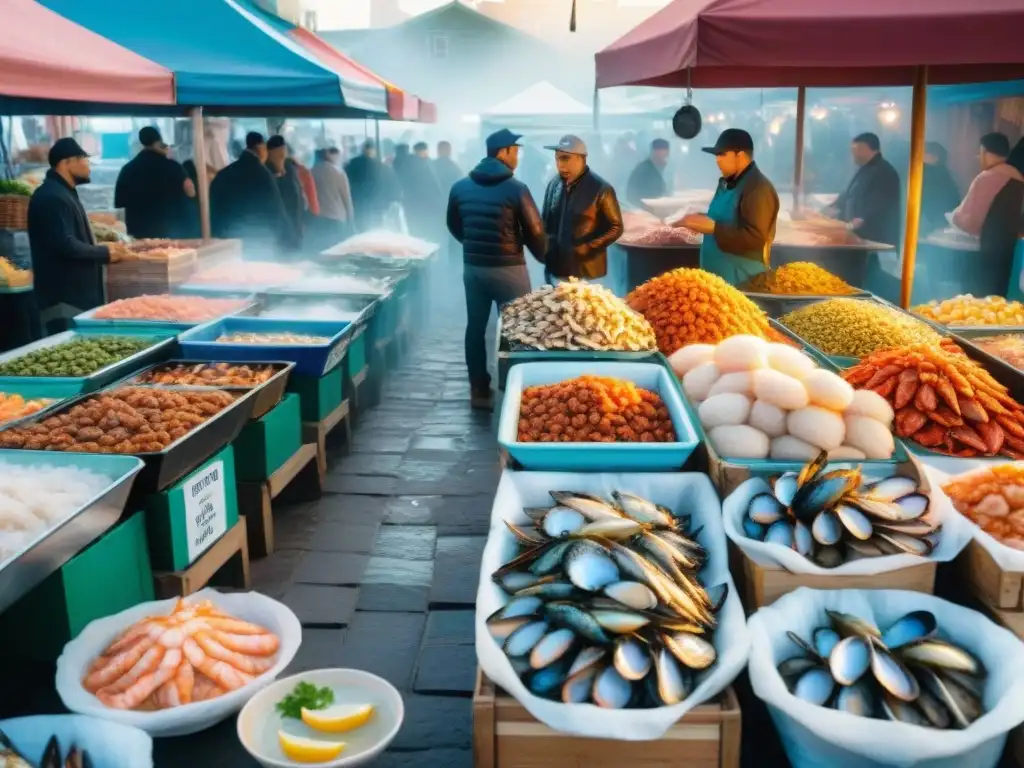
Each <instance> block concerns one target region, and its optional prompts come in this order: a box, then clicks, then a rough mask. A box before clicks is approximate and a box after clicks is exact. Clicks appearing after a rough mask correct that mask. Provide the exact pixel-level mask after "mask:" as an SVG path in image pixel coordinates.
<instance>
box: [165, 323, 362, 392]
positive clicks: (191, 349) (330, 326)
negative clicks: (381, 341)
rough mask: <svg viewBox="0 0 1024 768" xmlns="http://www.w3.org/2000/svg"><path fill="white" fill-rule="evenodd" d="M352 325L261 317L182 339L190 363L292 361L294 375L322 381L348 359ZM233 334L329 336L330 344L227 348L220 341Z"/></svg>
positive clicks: (208, 327)
mask: <svg viewBox="0 0 1024 768" xmlns="http://www.w3.org/2000/svg"><path fill="white" fill-rule="evenodd" d="M353 330H354V326H353V325H352V324H351V323H345V322H340V321H339V322H331V321H328V320H273V319H269V318H267V319H264V318H260V317H239V316H235V317H225V318H221V319H220V320H214V321H213V322H211V323H207V324H206V325H200V326H198V327H197V328H193V329H192V330H190V331H185V332H184V333H183V334H181V336H180V337H179V338H178V341H179V343H180V344H181V354H182V357H184V358H185V359H186V360H205V361H230V362H246V363H253V362H260V361H264V360H288V361H290V362H294V363H295V370H294V373H295V374H296V375H300V376H312V377H315V378H319V377H321V376H324V375H326V374H327V373H329V372H330V371H331V370H333V369H334V368H335V367H337V365H338V364H339V363H341V361H342V360H343V359H344V357H345V352H346V351H347V350H348V345H349V342H350V341H351V339H352V331H353ZM229 333H300V334H306V335H309V336H326V337H328V338H329V339H330V341H329V342H327V343H326V344H319V345H309V346H304V345H300V344H227V343H224V342H218V341H217V340H216V339H217V338H218V337H220V336H222V335H223V334H229Z"/></svg>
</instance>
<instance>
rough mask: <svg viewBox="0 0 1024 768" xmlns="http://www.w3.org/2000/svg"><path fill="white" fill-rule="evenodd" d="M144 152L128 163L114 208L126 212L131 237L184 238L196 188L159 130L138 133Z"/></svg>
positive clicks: (150, 128)
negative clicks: (172, 155)
mask: <svg viewBox="0 0 1024 768" xmlns="http://www.w3.org/2000/svg"><path fill="white" fill-rule="evenodd" d="M139 143H140V144H141V145H142V149H141V150H140V151H139V154H137V155H136V156H135V157H133V158H132V159H131V160H129V161H128V162H127V163H125V165H124V167H123V168H122V169H121V172H120V173H119V174H118V175H117V184H116V185H115V186H114V207H115V208H123V209H124V219H125V228H126V229H127V230H128V234H129V235H131V236H132V237H185V236H186V235H187V234H189V233H188V232H185V231H184V230H185V229H186V228H187V227H188V223H189V219H190V213H191V206H190V205H189V202H188V201H189V198H193V197H195V196H196V188H195V184H194V183H193V181H192V179H190V178H189V177H188V175H187V174H186V173H185V169H184V168H182V167H181V165H180V164H179V163H177V162H175V161H174V160H172V159H171V158H170V157H168V152H169V149H170V147H168V146H167V145H166V144H165V143H164V140H163V138H162V137H161V136H160V131H159V130H157V129H156V128H154V127H153V126H151V125H150V126H146V127H145V128H143V129H142V130H140V131H139Z"/></svg>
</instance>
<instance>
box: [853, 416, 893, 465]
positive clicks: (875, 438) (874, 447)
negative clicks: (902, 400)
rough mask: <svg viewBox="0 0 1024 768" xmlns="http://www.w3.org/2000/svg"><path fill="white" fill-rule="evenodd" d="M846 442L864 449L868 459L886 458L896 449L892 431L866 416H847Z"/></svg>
mask: <svg viewBox="0 0 1024 768" xmlns="http://www.w3.org/2000/svg"><path fill="white" fill-rule="evenodd" d="M844 421H845V422H846V444H847V445H849V446H852V447H854V448H857V449H859V450H861V451H864V455H865V456H867V457H868V458H869V459H888V458H889V457H891V456H892V454H893V451H895V450H896V442H895V441H894V440H893V437H892V432H890V431H889V428H888V427H887V426H886V425H885V424H883V423H882V422H880V421H876V420H875V419H872V418H869V417H867V416H847V417H846V418H845V420H844Z"/></svg>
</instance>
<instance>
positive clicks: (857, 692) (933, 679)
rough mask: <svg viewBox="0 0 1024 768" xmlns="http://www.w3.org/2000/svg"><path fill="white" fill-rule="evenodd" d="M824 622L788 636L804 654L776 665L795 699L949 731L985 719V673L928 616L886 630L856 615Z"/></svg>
mask: <svg viewBox="0 0 1024 768" xmlns="http://www.w3.org/2000/svg"><path fill="white" fill-rule="evenodd" d="M826 613H827V614H828V618H829V625H828V626H823V627H818V628H817V629H815V630H814V632H813V634H812V636H811V641H810V642H807V641H806V640H804V639H803V638H801V637H800V636H798V635H796V634H794V633H793V632H787V633H786V634H787V636H788V637H789V638H790V640H792V641H793V642H794V643H795V644H796V645H797V647H799V648H800V650H801V651H803V655H800V656H794V657H792V658H789V659H786V660H785V661H783V662H782V663H781V664H779V667H778V670H779V674H780V675H781V676H782V679H783V680H785V682H786V684H787V685H788V686H789V689H790V691H791V692H792V693H793V695H794V696H796V697H798V698H800V699H803V700H804V701H808V702H810V703H812V704H817V705H819V706H824V707H832V708H834V709H838V710H840V711H842V712H849V713H850V714H854V715H861V716H862V717H876V718H888V719H889V720H896V721H899V722H902V723H910V724H912V725H921V726H925V727H932V728H941V729H950V728H966V727H967V726H969V725H970V724H971V723H973V722H974V721H975V720H977V719H978V718H979V717H981V715H982V714H983V709H982V697H983V694H984V684H985V677H986V672H985V669H984V667H983V666H982V664H981V662H980V661H979V660H978V659H977V658H975V657H974V656H973V655H972V654H971V653H969V652H968V651H966V650H964V649H963V648H961V647H959V646H957V645H954V644H953V643H950V642H948V641H946V640H943V639H941V638H940V637H939V631H938V623H937V622H936V620H935V616H934V615H933V614H932V613H930V612H929V611H913V612H911V613H908V614H907V615H906V616H904V617H902V618H901V619H899V620H897V621H896V622H895V623H894V624H892V625H891V626H890V627H889V628H888V629H886V630H885V631H884V632H882V631H881V630H879V629H878V627H876V626H874V625H873V624H872V623H871V622H869V621H866V620H864V619H862V618H860V617H858V616H854V615H851V614H847V613H838V612H836V611H826Z"/></svg>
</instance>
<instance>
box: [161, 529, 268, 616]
mask: <svg viewBox="0 0 1024 768" xmlns="http://www.w3.org/2000/svg"><path fill="white" fill-rule="evenodd" d="M153 582H154V586H155V588H156V590H155V591H156V597H157V599H158V600H164V599H167V598H169V597H187V596H188V595H191V594H193V593H195V592H198V591H199V590H200V589H202V588H203V587H205V586H206V585H207V584H212V585H214V586H225V587H233V588H235V589H244V590H248V589H249V587H250V586H251V581H250V578H249V543H248V540H247V538H246V532H245V518H244V517H240V518H238V522H237V523H235V524H234V525H233V526H232V527H231V528H230V529H229V530H228V532H227V533H225V534H224V535H223V536H221V537H220V539H219V540H218V541H217V543H216V544H214V545H213V546H212V547H210V548H209V549H208V550H206V552H204V553H203V556H202V557H200V558H199V559H198V560H196V561H195V562H194V563H192V565H190V566H189V567H188V568H185V569H184V570H181V571H169V572H161V573H154V574H153Z"/></svg>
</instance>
